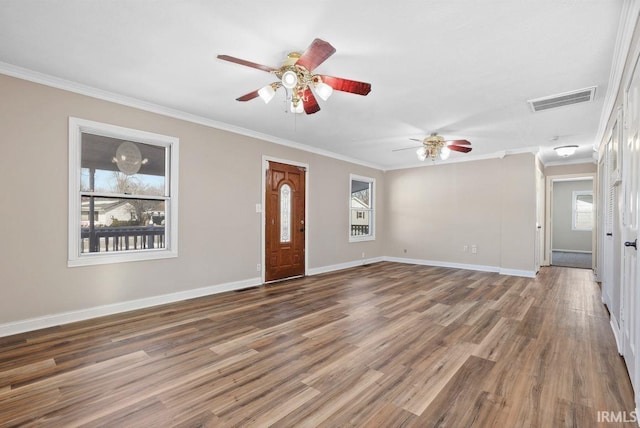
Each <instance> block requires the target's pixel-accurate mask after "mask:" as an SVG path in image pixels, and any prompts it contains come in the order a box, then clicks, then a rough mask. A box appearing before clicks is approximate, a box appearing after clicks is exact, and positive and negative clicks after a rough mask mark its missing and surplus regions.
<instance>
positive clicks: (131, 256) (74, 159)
mask: <svg viewBox="0 0 640 428" xmlns="http://www.w3.org/2000/svg"><path fill="white" fill-rule="evenodd" d="M82 133H89V134H94V135H100V136H104V137H111V138H118V139H123V140H130V141H135V142H140V143H145V144H151V145H156V146H162V147H167V148H169V152H170V156H169V159H167V161H166V162H167V165H165V170H166V171H169V174H168V177H169V180H166V181H167V182H168V183H167V184H166V185H167V186H168V187H169V188H168V189H167V190H168V191H169V192H168V194H169V198H168V199H167V204H168V205H169V207H168V208H169V209H168V214H169V215H168V216H167V218H166V221H165V248H162V249H148V250H140V251H136V250H131V251H127V252H114V253H84V254H80V227H79V225H80V217H81V198H80V170H81V164H80V163H81V141H82ZM178 144H179V139H178V138H176V137H170V136H167V135H160V134H154V133H151V132H146V131H140V130H136V129H130V128H124V127H121V126H115V125H110V124H106V123H100V122H94V121H90V120H85V119H79V118H75V117H69V223H68V234H69V241H68V261H67V266H69V267H76V266H90V265H101V264H110V263H122V262H131V261H139V260H156V259H166V258H172V257H178Z"/></svg>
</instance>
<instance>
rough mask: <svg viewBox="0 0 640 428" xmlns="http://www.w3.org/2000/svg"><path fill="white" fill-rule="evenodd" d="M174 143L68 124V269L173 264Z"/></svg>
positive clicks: (75, 122) (134, 132) (164, 138)
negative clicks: (156, 262) (163, 261)
mask: <svg viewBox="0 0 640 428" xmlns="http://www.w3.org/2000/svg"><path fill="white" fill-rule="evenodd" d="M177 157H178V139H177V138H174V137H168V136H164V135H158V134H152V133H149V132H143V131H137V130H133V129H127V128H122V127H118V126H113V125H107V124H103V123H98V122H91V121H88V120H82V119H76V118H70V119H69V262H68V264H69V266H84V265H91V264H103V263H117V262H125V261H134V260H149V259H156V258H166V257H176V256H177V248H178V237H177V218H178V217H177V214H178V212H177V208H178V201H177V193H176V191H177V189H178V183H177V179H178V173H177V168H178V161H177Z"/></svg>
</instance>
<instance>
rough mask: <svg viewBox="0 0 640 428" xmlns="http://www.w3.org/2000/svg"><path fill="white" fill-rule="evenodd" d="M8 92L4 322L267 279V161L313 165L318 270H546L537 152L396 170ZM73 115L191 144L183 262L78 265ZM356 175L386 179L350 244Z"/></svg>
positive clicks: (313, 261)
mask: <svg viewBox="0 0 640 428" xmlns="http://www.w3.org/2000/svg"><path fill="white" fill-rule="evenodd" d="M0 93H1V94H2V101H0V127H1V129H2V130H3V138H2V140H1V142H0V144H1V148H2V154H3V155H2V156H0V180H2V183H4V184H5V186H4V191H3V193H2V204H0V218H1V219H2V221H1V222H0V224H1V225H2V229H1V236H2V239H3V245H1V246H0V271H1V272H2V279H1V281H0V293H1V295H2V299H0V327H1V326H2V325H3V324H10V323H14V322H22V321H25V320H29V319H37V318H39V317H48V316H56V315H59V314H63V313H66V312H70V313H72V314H75V313H78V312H81V311H85V310H89V311H91V310H93V308H100V307H103V306H105V305H106V306H107V307H109V305H122V304H123V303H126V302H131V301H135V300H138V299H142V300H144V301H149V299H153V298H155V297H156V296H166V295H171V294H176V295H182V294H184V293H190V292H192V291H193V290H196V289H198V288H203V287H213V286H217V285H225V284H233V283H236V282H252V281H253V282H256V280H258V279H259V277H260V274H259V272H257V271H256V264H258V263H262V260H261V215H260V214H258V213H256V212H255V211H256V210H255V205H256V204H257V203H260V202H261V200H262V195H261V188H262V187H261V186H262V160H263V157H264V156H267V157H271V158H277V159H285V160H289V161H293V162H299V163H306V164H308V165H309V172H308V183H309V194H308V208H309V211H308V224H307V238H308V261H309V263H308V269H309V270H310V271H311V272H314V271H315V272H319V271H322V270H331V269H333V268H336V267H341V266H344V265H348V264H354V263H359V262H361V260H362V253H364V254H365V258H366V259H374V258H378V257H383V256H392V257H403V258H414V259H423V260H433V261H445V262H451V263H458V264H466V265H469V266H472V265H475V266H487V267H491V268H500V269H501V270H502V271H503V272H504V273H516V274H517V273H519V272H525V273H526V272H531V271H533V269H534V231H535V173H534V171H535V158H534V156H533V155H530V154H524V155H515V156H507V157H505V158H503V159H491V160H483V161H474V162H464V163H458V164H445V165H440V166H433V167H431V166H430V167H424V168H414V169H408V170H397V171H390V172H387V173H384V172H382V171H380V170H376V169H372V168H368V167H365V166H361V165H357V164H353V163H349V162H345V161H341V160H336V159H333V158H328V157H325V156H321V155H318V154H314V153H310V152H306V151H301V150H297V149H292V148H289V147H286V146H283V145H277V144H273V143H269V142H265V141H261V140H258V139H255V138H251V137H247V136H243V135H239V134H234V133H231V132H227V131H224V130H220V129H216V128H211V127H208V126H204V125H198V124H194V123H191V122H187V121H183V120H179V119H174V118H170V117H166V116H162V115H158V114H154V113H150V112H146V111H142V110H138V109H135V108H130V107H126V106H122V105H119V104H115V103H110V102H107V101H102V100H99V99H95V98H91V97H87V96H84V95H79V94H75V93H71V92H67V91H63V90H59V89H55V88H51V87H47V86H42V85H39V84H35V83H31V82H27V81H24V80H20V79H15V78H11V77H7V76H3V75H0ZM70 116H73V117H78V118H82V119H88V120H93V121H97V122H104V123H110V124H115V125H118V126H123V127H127V128H133V129H138V130H143V131H148V132H153V133H158V134H164V135H169V136H173V137H178V138H179V139H180V152H179V161H180V175H179V224H178V229H179V257H178V258H175V259H163V260H155V261H139V262H129V263H119V264H110V265H98V266H86V267H75V268H69V267H67V239H68V237H67V221H68V220H67V217H68V183H67V182H68V118H69V117H70ZM350 174H357V175H361V176H366V177H372V178H374V179H375V180H376V182H375V206H376V221H375V228H376V230H375V234H376V240H375V241H367V242H354V243H349V240H348V230H349V227H348V224H349V217H348V216H349V205H348V204H349V176H350ZM230 208H231V209H230ZM43 210H47V212H48V213H49V214H48V215H47V216H43V215H42V212H43ZM204 213H206V215H204ZM474 244H475V245H477V247H478V253H477V254H472V253H471V251H470V250H471V245H474ZM463 245H468V246H469V249H468V250H469V251H467V252H466V253H465V252H463V251H462V249H463ZM404 249H406V250H407V252H406V253H405V252H404ZM181 293H182V294H181ZM91 313H94V312H91ZM57 319H59V318H57Z"/></svg>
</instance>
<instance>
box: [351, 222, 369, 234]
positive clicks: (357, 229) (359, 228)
mask: <svg viewBox="0 0 640 428" xmlns="http://www.w3.org/2000/svg"><path fill="white" fill-rule="evenodd" d="M368 234H369V225H368V224H352V225H351V236H362V235H368Z"/></svg>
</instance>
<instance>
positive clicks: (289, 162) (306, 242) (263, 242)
mask: <svg viewBox="0 0 640 428" xmlns="http://www.w3.org/2000/svg"><path fill="white" fill-rule="evenodd" d="M269 162H278V163H283V164H287V165H293V166H299V167H302V168H304V169H305V170H306V172H305V180H304V275H305V276H307V275H309V175H310V173H309V164H307V163H303V162H298V161H292V160H287V159H282V158H276V157H272V156H267V155H263V156H262V195H261V196H260V197H261V200H262V205H261V206H260V213H261V214H260V223H261V224H260V235H261V243H260V245H261V248H260V252H261V257H260V260H262V265H261V269H260V280H261V282H262V283H263V284H264V283H265V266H266V258H267V252H266V249H265V246H266V236H265V233H266V228H265V212H264V211H265V210H264V206H265V205H264V204H265V193H266V191H267V170H268V169H269Z"/></svg>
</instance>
